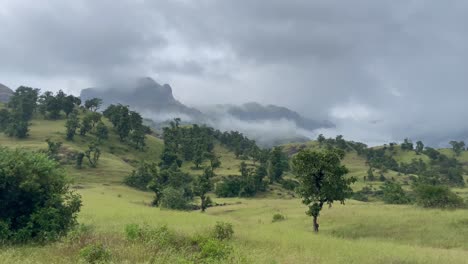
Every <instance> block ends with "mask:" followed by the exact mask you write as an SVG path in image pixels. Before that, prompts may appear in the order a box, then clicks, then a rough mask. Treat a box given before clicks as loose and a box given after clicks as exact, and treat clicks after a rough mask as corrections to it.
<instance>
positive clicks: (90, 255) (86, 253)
mask: <svg viewBox="0 0 468 264" xmlns="http://www.w3.org/2000/svg"><path fill="white" fill-rule="evenodd" d="M80 257H81V258H82V259H83V260H84V261H85V262H86V263H90V264H95V263H106V262H109V261H110V260H111V258H112V255H111V253H110V251H109V250H108V249H107V248H106V247H105V246H104V245H103V244H91V245H87V246H86V247H84V248H82V249H81V250H80Z"/></svg>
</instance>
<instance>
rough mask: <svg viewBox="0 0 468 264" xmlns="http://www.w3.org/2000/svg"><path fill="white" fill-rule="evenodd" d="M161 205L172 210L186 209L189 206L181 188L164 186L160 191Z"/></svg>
mask: <svg viewBox="0 0 468 264" xmlns="http://www.w3.org/2000/svg"><path fill="white" fill-rule="evenodd" d="M161 207H163V208H167V209H173V210H186V209H188V207H189V201H188V199H187V197H186V196H185V194H184V190H183V189H176V188H174V187H166V188H164V190H163V191H162V197H161Z"/></svg>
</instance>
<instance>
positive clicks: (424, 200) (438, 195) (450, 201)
mask: <svg viewBox="0 0 468 264" xmlns="http://www.w3.org/2000/svg"><path fill="white" fill-rule="evenodd" d="M414 192H415V195H416V203H417V204H418V205H420V206H422V207H426V208H460V207H464V206H465V204H464V201H463V199H462V198H461V197H460V196H458V195H457V194H455V193H454V192H452V191H451V190H450V189H449V188H448V187H447V186H441V185H437V186H436V185H425V184H420V185H417V186H416V187H415V188H414Z"/></svg>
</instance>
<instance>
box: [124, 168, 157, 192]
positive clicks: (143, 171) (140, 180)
mask: <svg viewBox="0 0 468 264" xmlns="http://www.w3.org/2000/svg"><path fill="white" fill-rule="evenodd" d="M157 177H158V165H157V164H156V163H154V162H151V163H148V162H141V163H140V165H139V166H138V168H137V169H136V170H134V171H132V173H131V174H130V175H129V176H127V177H126V178H125V179H124V183H125V184H126V185H128V186H130V187H134V188H137V189H140V190H143V191H146V190H148V186H149V185H150V183H151V181H153V179H155V178H157Z"/></svg>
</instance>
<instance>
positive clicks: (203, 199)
mask: <svg viewBox="0 0 468 264" xmlns="http://www.w3.org/2000/svg"><path fill="white" fill-rule="evenodd" d="M200 198H201V211H202V213H204V212H205V209H206V199H205V196H201V197H200Z"/></svg>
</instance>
